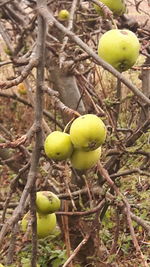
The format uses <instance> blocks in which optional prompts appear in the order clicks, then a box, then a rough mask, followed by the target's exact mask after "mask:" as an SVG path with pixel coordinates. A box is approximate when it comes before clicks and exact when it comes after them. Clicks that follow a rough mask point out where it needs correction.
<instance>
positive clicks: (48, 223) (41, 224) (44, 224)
mask: <svg viewBox="0 0 150 267" xmlns="http://www.w3.org/2000/svg"><path fill="white" fill-rule="evenodd" d="M36 216H37V236H38V238H44V237H46V236H49V235H50V234H51V233H53V231H54V229H55V227H56V215H55V213H51V214H47V215H43V214H39V213H38V212H37V213H36ZM30 220H31V215H30V213H29V212H28V213H26V214H25V216H24V217H23V219H22V222H21V226H22V231H23V232H26V230H27V227H28V224H29V222H30Z"/></svg>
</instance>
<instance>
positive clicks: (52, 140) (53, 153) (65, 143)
mask: <svg viewBox="0 0 150 267" xmlns="http://www.w3.org/2000/svg"><path fill="white" fill-rule="evenodd" d="M44 150H45V154H46V155H47V157H48V158H50V159H53V160H65V159H67V158H69V157H70V156H71V154H72V151H73V145H72V143H71V139H70V135H69V134H67V133H64V132H59V131H54V132H52V133H50V134H49V135H48V136H47V138H46V140H45V142H44Z"/></svg>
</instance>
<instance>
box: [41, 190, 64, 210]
mask: <svg viewBox="0 0 150 267" xmlns="http://www.w3.org/2000/svg"><path fill="white" fill-rule="evenodd" d="M36 208H37V211H38V212H39V213H42V214H49V213H53V212H55V211H57V210H58V209H59V208H60V199H59V198H58V197H57V196H56V195H55V194H54V193H52V192H50V191H42V192H37V193H36Z"/></svg>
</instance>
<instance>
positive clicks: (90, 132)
mask: <svg viewBox="0 0 150 267" xmlns="http://www.w3.org/2000/svg"><path fill="white" fill-rule="evenodd" d="M105 139H106V127H105V125H104V123H103V121H102V120H101V119H100V118H99V117H97V116H96V115H94V114H86V115H83V116H80V117H79V118H77V119H75V120H74V121H73V123H72V125H71V127H70V134H67V133H65V132H59V131H54V132H52V133H51V134H49V135H48V136H47V138H46V140H45V142H44V150H45V153H46V155H47V157H48V158H51V159H53V160H66V159H68V158H70V160H71V163H72V166H73V167H74V168H76V169H79V170H84V169H88V168H91V167H93V166H94V165H95V164H96V162H97V161H98V160H99V158H100V155H101V147H100V146H101V145H102V144H103V143H104V141H105Z"/></svg>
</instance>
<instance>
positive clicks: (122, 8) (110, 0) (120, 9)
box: [94, 0, 126, 16]
mask: <svg viewBox="0 0 150 267" xmlns="http://www.w3.org/2000/svg"><path fill="white" fill-rule="evenodd" d="M100 1H101V2H102V3H103V4H105V5H106V6H107V7H109V9H110V10H111V11H112V12H113V14H114V15H118V16H120V15H122V14H124V13H125V12H126V5H125V1H124V0H100ZM94 8H95V10H96V12H97V13H98V14H99V15H103V11H102V9H101V8H100V7H99V6H98V5H95V4H94Z"/></svg>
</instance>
